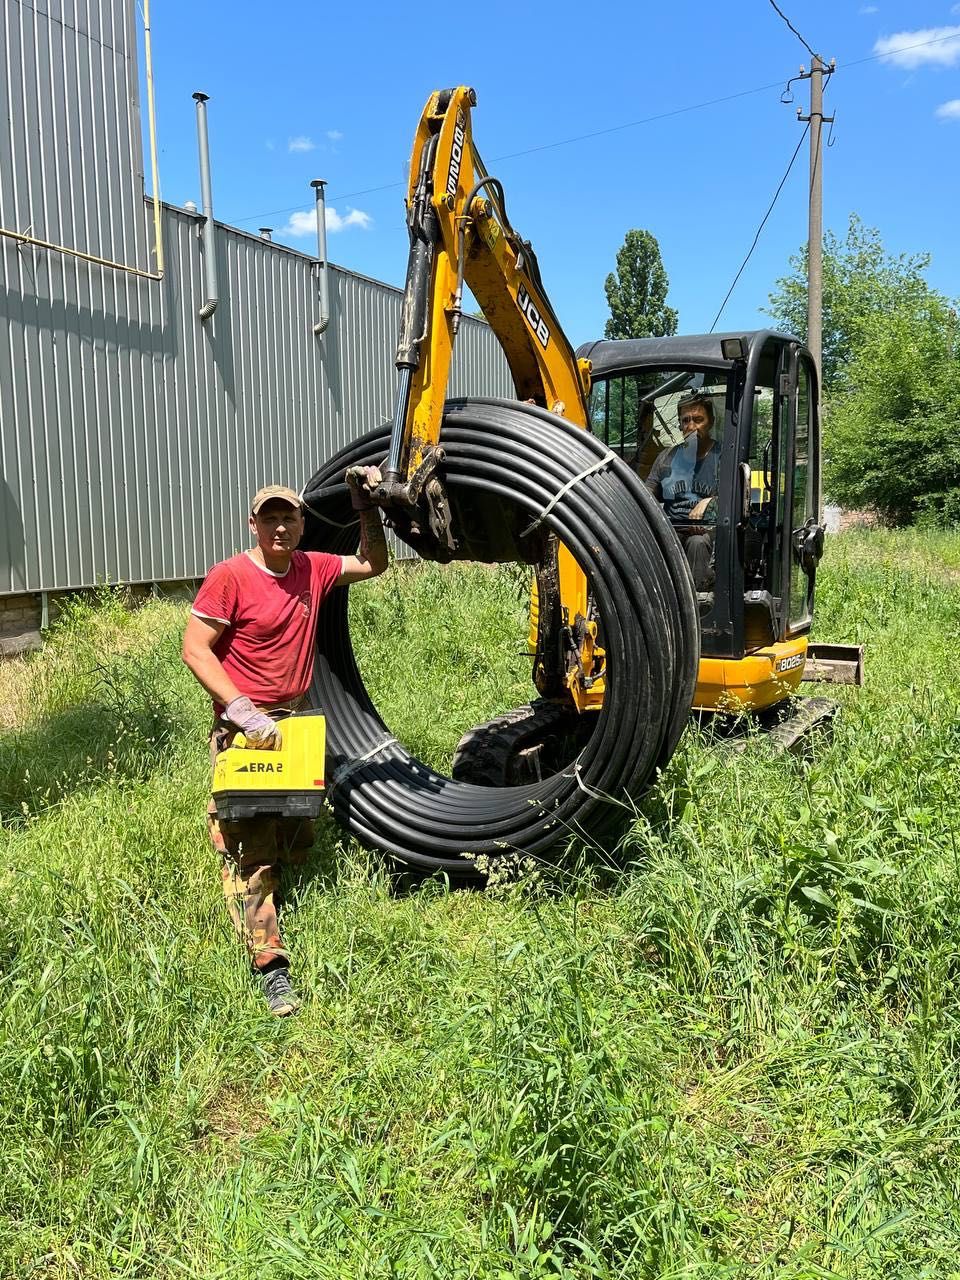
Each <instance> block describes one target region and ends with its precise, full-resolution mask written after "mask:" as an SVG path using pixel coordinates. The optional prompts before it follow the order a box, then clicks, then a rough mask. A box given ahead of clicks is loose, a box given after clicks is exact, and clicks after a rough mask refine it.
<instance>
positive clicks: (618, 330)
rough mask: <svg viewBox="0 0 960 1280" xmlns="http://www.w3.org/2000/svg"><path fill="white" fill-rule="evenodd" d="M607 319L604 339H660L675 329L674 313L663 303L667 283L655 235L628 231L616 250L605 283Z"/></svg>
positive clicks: (674, 331) (675, 316)
mask: <svg viewBox="0 0 960 1280" xmlns="http://www.w3.org/2000/svg"><path fill="white" fill-rule="evenodd" d="M603 287H604V291H605V292H606V295H607V305H608V306H609V307H610V319H609V320H608V321H607V323H606V326H605V328H604V331H603V333H604V337H606V338H661V337H666V336H669V335H670V334H673V333H676V332H677V313H676V311H675V310H674V308H673V307H668V306H667V304H666V298H667V290H668V288H669V287H670V282H669V280H668V279H667V273H666V271H665V270H664V268H663V259H662V258H661V257H660V246H659V244H658V243H657V237H656V236H655V235H652V234H651V233H650V232H649V231H640V230H637V229H636V228H634V229H633V230H631V231H628V232H627V234H626V236H625V237H624V241H623V244H622V245H621V246H620V248H619V249H618V250H617V269H616V271H615V272H614V271H611V272H610V274H609V275H608V276H607V279H606V282H605V283H604V286H603Z"/></svg>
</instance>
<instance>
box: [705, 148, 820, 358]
mask: <svg viewBox="0 0 960 1280" xmlns="http://www.w3.org/2000/svg"><path fill="white" fill-rule="evenodd" d="M809 128H810V125H809V123H807V124H806V125H805V126H804V130H803V133H801V135H800V141H799V142H798V143H797V149H796V151H794V153H793V155H792V156H791V157H790V163H789V164H788V165H787V171H786V173H785V174H784V175H783V177H782V178H781V179H780V185H779V186H778V187H777V189H776V191H775V192H774V193H773V199H772V200H771V201H770V205H769V208H768V209H767V212H766V213H765V214H764V215H763V217H762V218H761V219H760V225H759V227H757V234H756V235H755V236H754V237H753V244H752V245H751V246H750V248H749V250H748V251H747V256H746V257H745V258H744V260H743V262H741V263H740V270H739V271H738V272H737V274H736V275H735V276H734V277H733V284H731V286H730V288H729V289H728V290H727V295H726V297H725V298H724V300H723V301H722V302H721V303H720V310H719V311H718V312H717V314H716V315H715V316H714V317H713V324H712V325H711V326H710V329H709V331H708V332H710V333H713V331H714V329H715V328H716V327H717V321H718V320H719V319H720V317H721V316H722V315H723V309H724V307H725V306H726V305H727V303H728V302H729V301H730V295H731V294H732V293H733V291H734V289H735V288H736V287H737V281H738V280H739V279H740V277H741V276H742V275H743V272H744V268H745V267H746V265H747V263H748V262H749V261H750V258H751V257H752V256H753V251H754V249H755V248H756V247H757V243H758V241H759V240H760V232H761V231H762V230H763V228H764V226H765V225H766V221H767V219H768V218H769V217H770V214H771V213H772V212H773V206H774V205H775V204H776V203H777V200H778V199H779V197H780V192H781V191H782V190H783V188H784V185H785V183H786V181H787V178H789V177H790V170H791V169H792V168H793V165H794V161H795V160H796V158H797V156H798V155H799V154H800V148H801V147H802V146H803V140H804V138H806V136H807V131H808V130H809Z"/></svg>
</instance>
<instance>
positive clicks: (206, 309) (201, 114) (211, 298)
mask: <svg viewBox="0 0 960 1280" xmlns="http://www.w3.org/2000/svg"><path fill="white" fill-rule="evenodd" d="M208 99H209V94H206V93H195V94H194V95H193V100H194V102H196V104H197V142H198V144H199V148H200V198H201V200H202V202H203V277H204V281H205V291H206V295H207V300H206V302H205V303H204V304H203V306H202V307H201V308H200V311H199V313H198V314H199V316H200V319H201V320H209V318H210V317H211V316H212V315H213V313H214V312H215V311H216V309H217V303H218V302H219V301H220V291H219V286H218V284H217V238H216V231H215V229H214V225H213V191H212V188H211V185H210V144H209V142H208V140H207V107H206V104H207V101H208Z"/></svg>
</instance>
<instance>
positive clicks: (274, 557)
mask: <svg viewBox="0 0 960 1280" xmlns="http://www.w3.org/2000/svg"><path fill="white" fill-rule="evenodd" d="M345 478H346V481H347V484H348V486H349V488H350V496H351V499H352V501H353V507H354V510H355V511H356V512H357V513H358V516H359V520H360V550H359V551H358V553H357V554H356V555H354V556H334V555H329V554H328V553H327V552H324V551H298V550H297V544H298V543H299V541H300V539H301V537H302V536H303V510H302V508H301V505H300V499H299V497H298V496H297V494H296V493H294V491H293V490H292V489H288V488H286V487H285V486H283V485H267V486H266V487H265V488H263V489H260V490H259V491H258V492H257V493H256V494H255V495H254V498H253V502H252V503H251V505H250V519H249V525H250V531H251V533H252V534H253V536H254V537H255V539H256V546H254V547H253V548H251V550H249V551H245V552H243V553H242V554H240V555H237V556H232V557H231V558H230V559H229V560H224V561H222V562H221V563H220V564H216V565H214V566H213V568H212V569H211V570H210V572H209V573H208V574H207V576H206V578H205V579H204V581H203V584H202V585H201V587H200V590H199V591H198V592H197V596H196V599H195V600H194V602H193V608H192V610H191V614H190V620H189V622H188V623H187V628H186V631H185V632H184V637H183V660H184V662H185V663H186V664H187V666H188V667H189V668H190V670H191V671H192V672H193V674H194V675H195V676H196V677H197V679H198V680H199V681H200V683H201V684H202V685H203V687H204V689H206V691H207V693H209V694H210V696H211V697H212V698H213V709H214V721H215V723H214V727H213V732H212V734H211V737H210V754H211V759H212V760H215V759H216V756H217V752H218V751H222V750H224V748H225V747H228V746H229V745H230V743H231V742H232V741H233V738H234V735H235V734H236V733H237V732H238V730H239V731H242V732H243V733H244V735H245V737H246V739H247V741H248V742H250V743H252V744H256V745H257V746H259V747H264V748H274V747H277V746H278V745H279V741H280V734H281V732H282V730H281V728H280V727H278V724H277V721H276V719H275V718H274V716H273V715H271V712H273V713H276V712H279V711H284V712H286V711H296V710H299V709H300V708H301V707H302V706H303V705H304V703H305V696H306V692H307V690H308V689H309V687H310V678H311V676H312V674H313V655H314V636H315V632H316V625H317V612H318V610H319V608H320V606H321V605H322V604H323V601H324V600H325V599H326V597H327V596H328V595H329V594H330V592H331V591H332V590H333V588H334V587H341V586H344V585H346V584H347V583H350V582H360V581H362V580H363V579H365V578H375V577H376V576H377V575H378V574H380V573H383V571H384V569H386V567H387V543H386V538H385V537H384V533H383V525H382V524H381V521H380V512H379V511H378V510H377V508H376V507H375V506H374V505H373V503H372V502H371V501H370V496H369V495H370V491H371V490H372V489H373V488H375V487H376V485H378V484H379V483H380V472H379V471H378V470H377V468H376V467H350V468H348V470H347V473H346V477H345ZM207 824H208V827H209V830H210V838H211V840H212V841H213V845H214V848H215V849H216V850H217V852H218V853H219V854H220V856H221V858H222V860H223V886H224V894H225V896H226V899H227V905H228V907H229V909H230V915H231V918H232V919H233V922H234V926H235V928H236V930H237V932H238V933H239V934H240V936H241V937H242V938H243V940H244V942H245V944H246V947H247V951H248V953H249V955H250V959H251V961H252V963H253V967H254V969H255V970H257V971H258V972H259V973H260V974H261V975H262V978H263V987H264V993H265V995H266V998H267V1004H268V1005H269V1007H270V1010H271V1012H272V1013H275V1014H277V1015H278V1016H279V1017H283V1016H284V1015H285V1014H288V1013H293V1011H294V1010H295V1009H296V1008H297V1007H298V1006H299V1003H300V1002H299V1000H298V999H297V997H296V995H295V994H294V992H293V989H292V988H291V986H290V979H289V974H288V967H289V959H288V956H287V952H286V950H285V949H284V946H283V943H282V941H281V939H280V932H279V927H278V923H277V907H276V901H275V898H276V893H277V883H278V877H277V869H278V867H279V865H280V864H281V863H282V862H283V861H302V860H303V857H304V855H305V853H306V850H307V849H309V848H310V846H311V845H312V844H313V823H312V822H308V821H302V820H300V819H296V818H251V819H249V820H246V821H242V822H226V821H223V822H221V821H220V820H218V818H217V809H216V804H215V803H214V801H213V800H211V801H210V804H209V806H208V809H207Z"/></svg>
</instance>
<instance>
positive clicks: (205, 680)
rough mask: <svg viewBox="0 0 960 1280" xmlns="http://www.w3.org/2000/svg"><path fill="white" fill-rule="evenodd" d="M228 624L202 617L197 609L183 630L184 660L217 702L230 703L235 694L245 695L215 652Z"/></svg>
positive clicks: (237, 696) (223, 704) (235, 696)
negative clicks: (215, 647)
mask: <svg viewBox="0 0 960 1280" xmlns="http://www.w3.org/2000/svg"><path fill="white" fill-rule="evenodd" d="M225 630H226V627H225V625H224V623H222V622H215V621H214V620H213V618H200V617H198V616H197V615H196V614H195V613H192V614H191V615H190V620H189V622H188V623H187V629H186V630H185V631H184V633H183V660H184V662H185V663H186V664H187V666H188V667H189V668H190V670H191V671H192V672H193V674H194V675H195V676H196V678H197V679H198V680H199V681H200V683H201V685H203V687H204V689H206V691H207V693H209V695H210V697H211V698H213V700H214V701H215V702H219V703H220V704H221V705H222V706H224V707H225V706H226V705H227V703H228V702H233V700H234V698H239V697H240V696H241V694H240V690H239V689H238V688H237V686H236V685H235V684H234V683H233V681H232V680H231V679H230V677H229V676H228V675H227V673H226V672H225V671H224V669H223V667H222V666H221V665H220V659H219V658H218V657H217V655H216V654H215V653H214V652H213V646H214V645H215V644H216V643H217V641H218V640H219V639H220V637H221V636H222V635H223V633H224V631H225Z"/></svg>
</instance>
